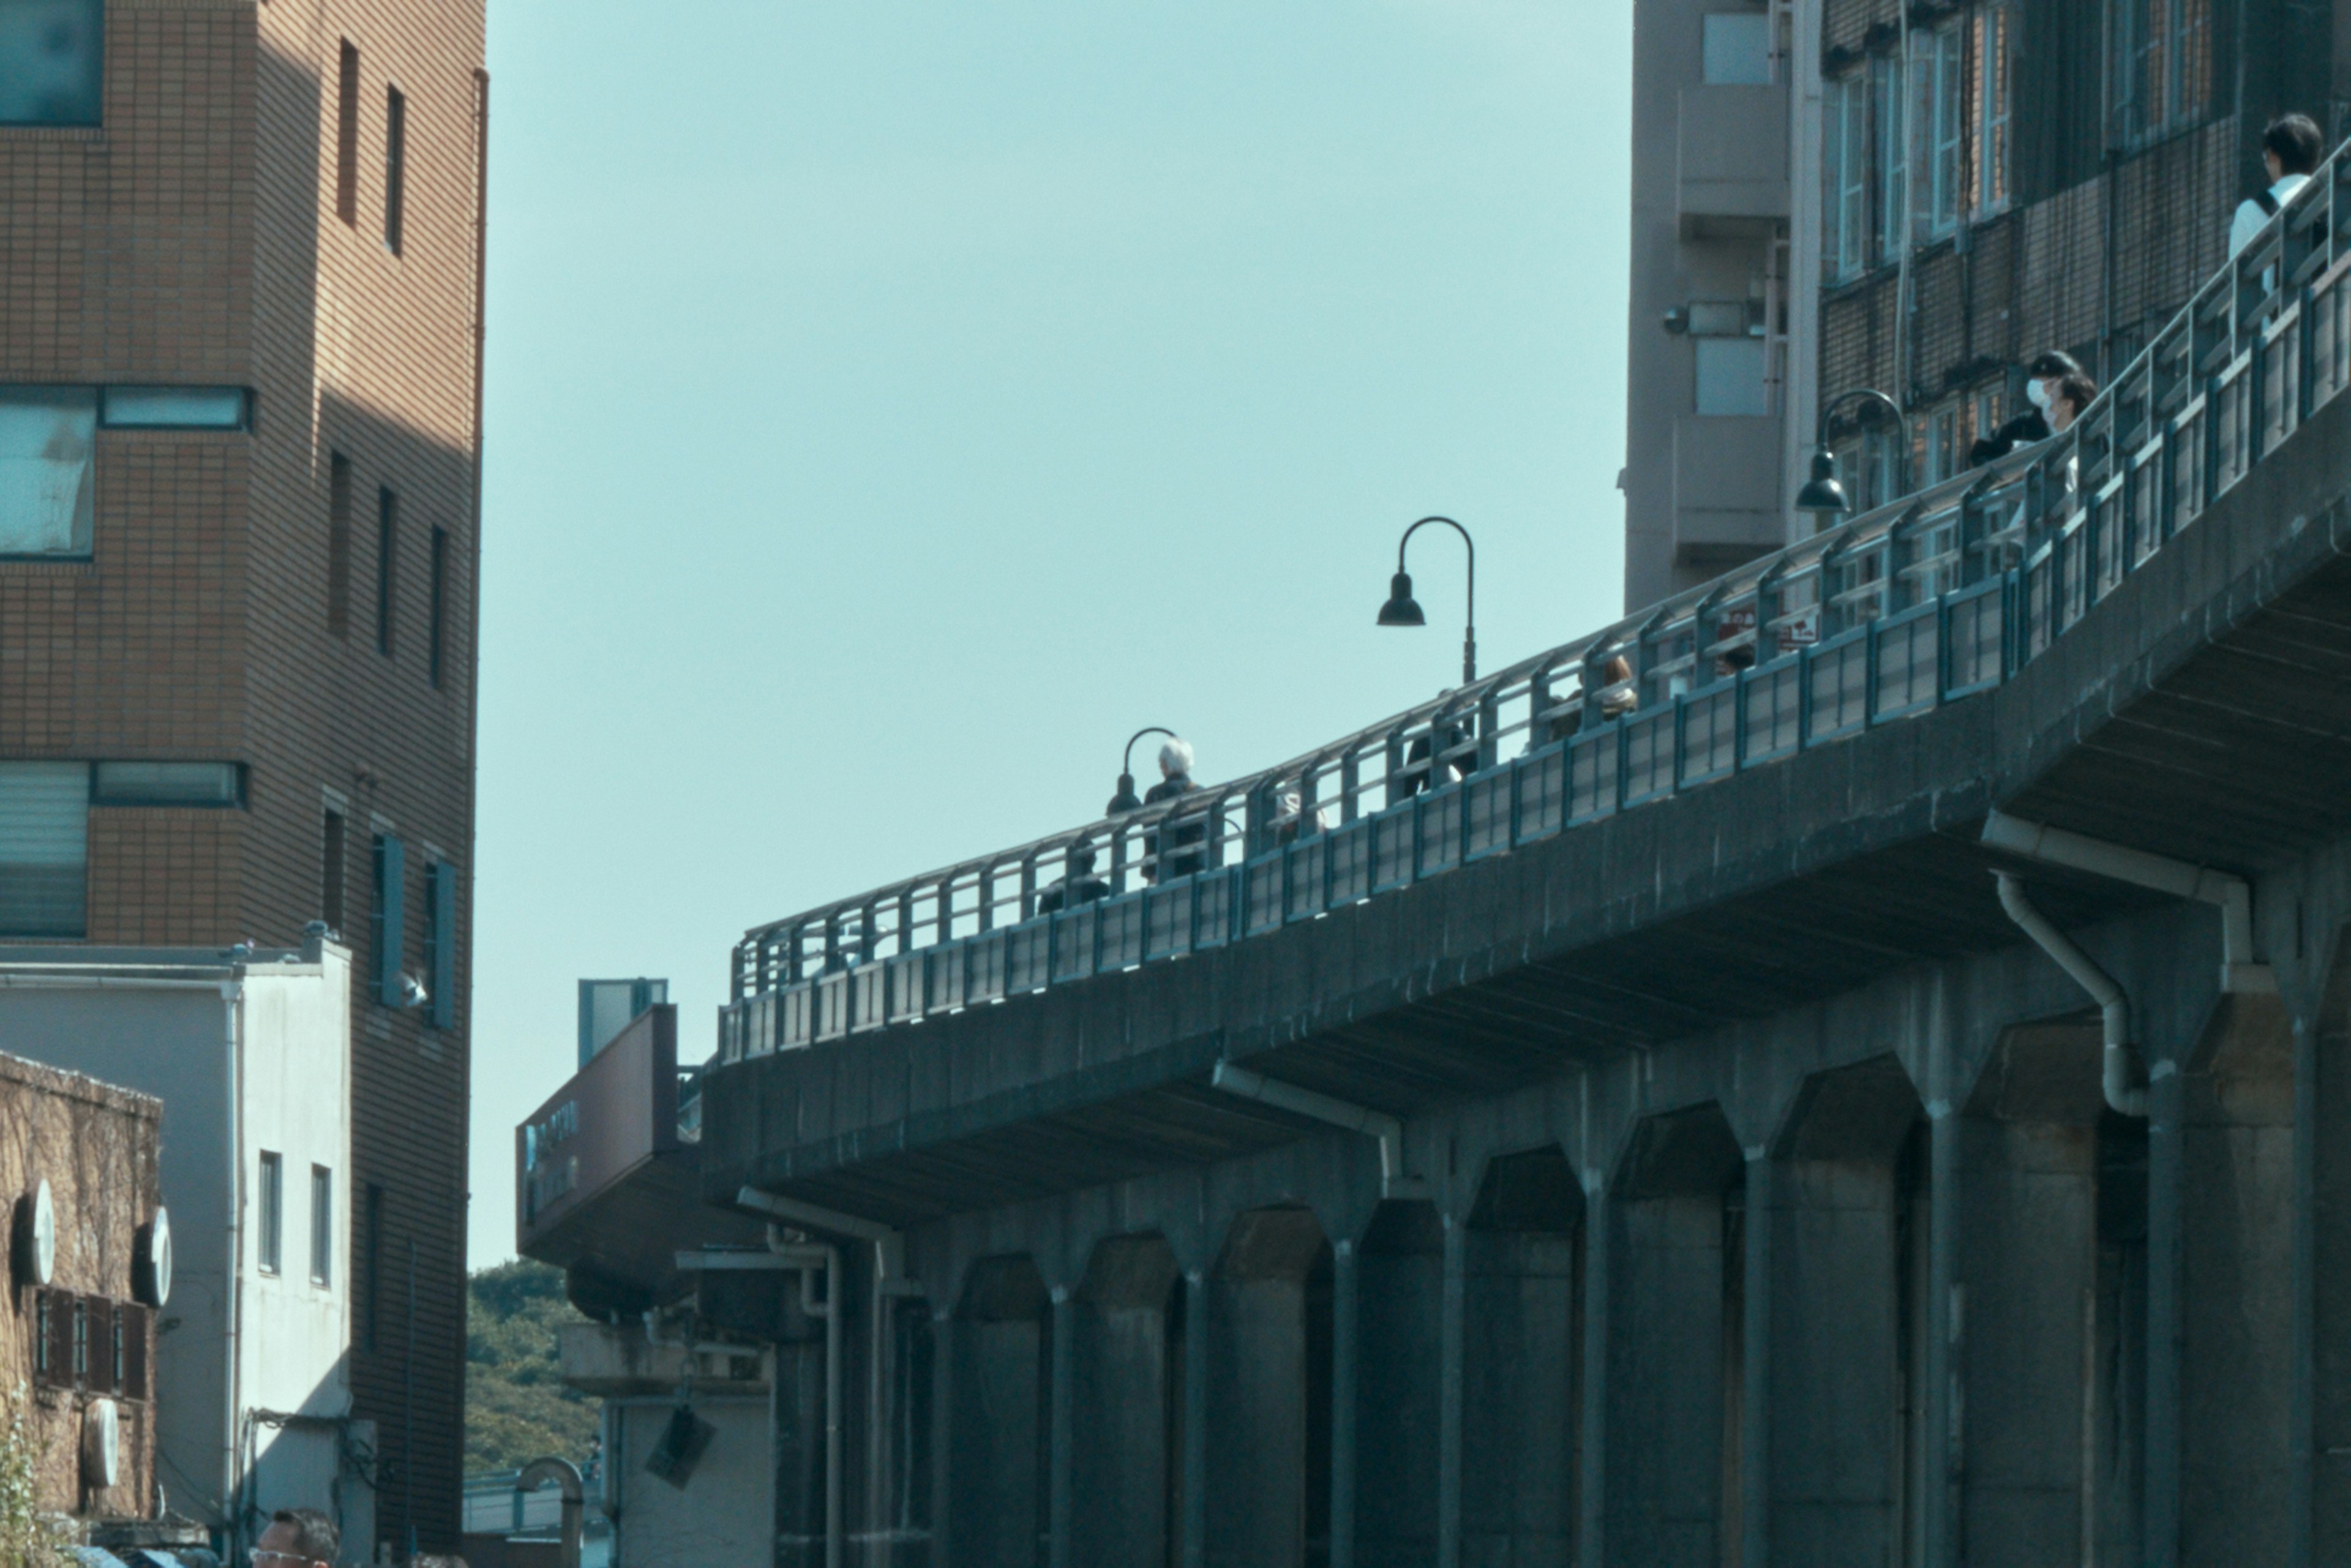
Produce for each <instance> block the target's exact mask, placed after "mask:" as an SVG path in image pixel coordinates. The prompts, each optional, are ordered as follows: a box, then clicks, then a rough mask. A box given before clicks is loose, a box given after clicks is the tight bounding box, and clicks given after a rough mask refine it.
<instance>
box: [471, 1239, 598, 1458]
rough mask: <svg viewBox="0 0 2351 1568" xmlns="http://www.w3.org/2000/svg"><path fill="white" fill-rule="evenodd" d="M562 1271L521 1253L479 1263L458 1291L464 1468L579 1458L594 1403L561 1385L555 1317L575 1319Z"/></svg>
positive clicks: (591, 1429)
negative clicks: (491, 1264) (461, 1302)
mask: <svg viewBox="0 0 2351 1568" xmlns="http://www.w3.org/2000/svg"><path fill="white" fill-rule="evenodd" d="M583 1321H584V1320H583V1319H581V1317H580V1314H579V1313H578V1312H574V1311H573V1310H572V1309H571V1303H570V1302H569V1301H566V1300H564V1296H563V1271H562V1270H560V1269H551V1268H549V1267H548V1266H547V1265H546V1264H544V1263H534V1262H532V1261H531V1260H528V1259H527V1258H526V1259H521V1260H517V1261H516V1262H512V1263H501V1264H499V1265H498V1266H497V1267H496V1268H494V1269H484V1270H481V1271H480V1272H479V1273H476V1274H475V1275H474V1276H473V1277H472V1278H471V1279H470V1280H469V1281H467V1287H466V1292H465V1469H467V1470H468V1471H481V1470H511V1469H518V1468H520V1467H521V1466H523V1465H527V1464H528V1463H529V1462H530V1461H531V1460H533V1459H536V1458H540V1457H541V1456H543V1455H548V1454H553V1455H555V1456H557V1457H559V1458H566V1459H569V1460H570V1461H571V1462H572V1463H574V1464H581V1463H584V1462H585V1461H586V1459H587V1458H588V1445H589V1442H590V1439H591V1438H592V1437H594V1436H595V1434H596V1411H597V1406H596V1402H595V1401H594V1400H592V1399H590V1398H589V1397H588V1396H586V1395H584V1394H580V1393H577V1392H575V1391H574V1390H572V1389H569V1388H566V1387H564V1386H563V1382H562V1379H561V1378H560V1377H559V1376H558V1375H557V1372H556V1363H555V1329H556V1325H557V1324H559V1323H567V1322H583Z"/></svg>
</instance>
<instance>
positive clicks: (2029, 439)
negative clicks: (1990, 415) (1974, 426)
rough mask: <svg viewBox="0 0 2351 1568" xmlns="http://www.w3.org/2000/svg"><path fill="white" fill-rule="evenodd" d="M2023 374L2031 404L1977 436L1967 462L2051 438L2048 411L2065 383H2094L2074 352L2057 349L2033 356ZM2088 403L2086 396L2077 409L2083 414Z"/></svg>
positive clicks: (1981, 460)
mask: <svg viewBox="0 0 2351 1568" xmlns="http://www.w3.org/2000/svg"><path fill="white" fill-rule="evenodd" d="M2024 373H2025V376H2026V378H2027V380H2026V381H2025V383H2024V396H2025V400H2026V401H2027V402H2030V403H2032V407H2031V408H2028V409H2026V410H2025V411H2024V412H2023V413H2020V414H2018V415H2017V416H2016V417H2015V418H2014V419H2011V420H2010V421H2009V422H2008V423H2006V424H2003V425H2001V427H2000V428H1999V429H1998V430H1996V431H1994V432H1993V433H1992V434H1990V435H1981V436H1978V437H1977V438H1976V443H1975V444H1974V445H1973V446H1970V448H1968V461H1969V463H1970V464H1971V465H1979V466H1980V465H1983V464H1986V463H1990V462H1992V461H1994V460H1995V459H1998V458H2001V457H2005V456H2007V455H2009V454H2010V453H2011V452H2013V451H2015V450H2016V449H2017V448H2018V447H2020V446H2030V445H2031V444H2032V443H2034V442H2036V441H2046V440H2048V439H2049V437H2050V435H2051V434H2053V430H2052V426H2051V424H2050V420H2049V411H2050V409H2051V408H2052V407H2053V405H2055V403H2056V402H2057V401H2058V399H2059V397H2060V395H2061V393H2062V390H2063V388H2064V383H2065V382H2067V381H2069V380H2071V381H2075V382H2080V383H2081V384H2082V385H2083V386H2089V385H2090V384H2091V382H2090V378H2089V377H2088V376H2087V375H2085V374H2084V373H2083V371H2082V365H2081V361H2078V360H2076V359H2074V356H2073V355H2071V354H2068V353H2064V352H2061V351H2060V350H2054V349H2053V350H2050V351H2049V352H2047V353H2045V354H2042V355H2040V356H2039V357H2037V358H2036V359H2034V360H2033V361H2032V363H2031V364H2029V365H2027V366H2026V367H2025V368H2024ZM2076 390H2079V389H2078V388H2077V389H2076ZM2087 402H2088V400H2087V399H2086V398H2085V399H2084V400H2083V402H2082V404H2077V405H2076V406H2075V408H2074V413H2081V412H2082V407H2083V406H2086V404H2087ZM2066 423H2072V421H2071V420H2070V419H2069V420H2068V421H2067V422H2066ZM2055 428H2056V429H2060V430H2062V429H2064V426H2063V425H2059V426H2056V427H2055Z"/></svg>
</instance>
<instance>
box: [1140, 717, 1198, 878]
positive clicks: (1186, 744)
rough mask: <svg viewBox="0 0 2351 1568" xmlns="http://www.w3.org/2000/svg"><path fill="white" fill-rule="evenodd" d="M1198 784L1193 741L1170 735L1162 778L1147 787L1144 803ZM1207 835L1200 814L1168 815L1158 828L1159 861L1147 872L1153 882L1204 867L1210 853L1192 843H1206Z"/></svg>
mask: <svg viewBox="0 0 2351 1568" xmlns="http://www.w3.org/2000/svg"><path fill="white" fill-rule="evenodd" d="M1198 788H1199V786H1198V785H1196V784H1195V783H1193V782H1192V743H1191V742H1190V741H1188V740H1179V739H1176V738H1175V737H1169V739H1168V741H1167V744H1166V745H1165V746H1163V747H1160V748H1159V782H1158V783H1156V784H1154V785H1153V786H1152V787H1151V788H1150V789H1147V790H1145V791H1144V796H1143V803H1144V805H1146V806H1156V805H1158V804H1159V803H1160V802H1161V801H1163V800H1175V799H1177V798H1178V797H1180V796H1185V795H1188V794H1190V793H1191V792H1192V791H1193V790H1195V789H1198ZM1207 837H1208V827H1207V823H1206V822H1204V821H1200V820H1198V819H1197V818H1195V819H1192V820H1191V821H1176V820H1175V818H1174V817H1172V816H1171V817H1169V818H1167V819H1166V820H1165V821H1164V822H1163V823H1162V824H1161V826H1160V829H1159V835H1158V838H1159V843H1158V863H1157V864H1156V865H1155V866H1153V867H1151V868H1149V869H1148V870H1147V871H1146V872H1145V873H1144V874H1145V875H1147V876H1149V877H1150V878H1151V880H1152V881H1154V882H1164V881H1165V880H1166V879H1168V878H1170V877H1177V876H1189V875H1191V874H1192V873H1194V872H1196V871H1202V870H1205V869H1206V868H1207V863H1208V857H1207V855H1206V854H1204V853H1202V852H1199V851H1198V850H1196V849H1190V848H1189V846H1192V845H1196V844H1200V843H1203V842H1205V841H1207Z"/></svg>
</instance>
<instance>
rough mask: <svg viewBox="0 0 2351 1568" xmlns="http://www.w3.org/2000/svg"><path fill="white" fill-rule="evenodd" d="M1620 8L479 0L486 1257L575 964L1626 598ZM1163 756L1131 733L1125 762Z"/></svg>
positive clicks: (1404, 696)
mask: <svg viewBox="0 0 2351 1568" xmlns="http://www.w3.org/2000/svg"><path fill="white" fill-rule="evenodd" d="M1631 51H1632V38H1631V8H1630V7H1628V6H1621V5H1592V4H1589V3H1572V0H1354V3H1353V4H1349V5H1330V4H1323V5H1304V4H1298V3H1295V0H1186V3H1185V4H1182V5H1175V4H1166V3H1165V0H1108V3H1105V0H985V3H980V0H925V3H924V4H912V3H907V0H854V3H852V0H705V4H701V5H695V6H691V7H685V6H674V7H653V8H648V7H646V6H644V5H642V4H630V5H620V4H617V3H615V0H495V3H494V4H493V5H491V7H490V43H489V53H490V70H491V78H492V89H491V90H492V120H491V173H490V182H491V183H490V224H489V339H488V364H487V406H486V465H485V491H484V520H483V568H482V570H483V580H482V638H481V658H482V669H481V709H480V725H481V737H480V747H479V757H480V779H479V821H478V828H477V831H478V835H479V836H478V840H477V842H476V845H475V934H474V944H475V947H474V956H475V964H474V994H473V1045H474V1105H473V1126H474V1138H473V1170H472V1189H473V1208H472V1216H471V1234H472V1248H471V1250H472V1258H473V1261H474V1263H475V1266H481V1265H485V1264H487V1263H491V1262H494V1261H496V1260H501V1259H504V1258H507V1257H510V1256H512V1255H513V1249H514V1222H513V1214H514V1196H513V1194H514V1173H513V1162H514V1127H515V1125H516V1124H517V1123H518V1122H520V1121H522V1120H524V1119H525V1118H526V1117H528V1115H529V1114H530V1113H531V1112H532V1111H533V1110H534V1109H536V1108H537V1107H538V1104H539V1103H541V1102H543V1101H544V1100H545V1099H546V1098H547V1097H548V1096H549V1095H550V1094H552V1093H553V1092H554V1091H555V1090H556V1089H557V1088H559V1086H560V1085H561V1083H562V1082H563V1081H564V1080H565V1079H566V1078H567V1077H569V1075H570V1073H571V1072H572V1071H573V1070H574V1068H575V1066H576V1058H577V1039H576V1037H577V1022H576V1019H577V1001H576V990H575V983H576V981H577V980H578V979H579V978H580V977H583V976H630V975H650V976H658V977H666V978H667V979H668V980H669V982H670V996H671V998H672V999H673V1000H674V1001H675V1002H677V1003H678V1004H679V1009H680V1010H679V1032H680V1054H681V1056H682V1057H683V1058H684V1059H686V1060H688V1061H700V1060H702V1059H704V1058H705V1057H707V1056H708V1055H709V1054H710V1052H711V1051H712V1050H713V1049H714V1048H715V1044H716V1008H717V1006H718V1004H719V1003H721V1002H722V1001H724V1000H725V999H726V963H727V956H728V952H729V949H730V948H731V947H732V946H733V945H734V943H735V942H736V941H737V939H738V938H739V937H740V936H741V935H742V934H743V932H744V931H745V930H746V929H747V928H748V927H750V926H752V925H760V924H764V923H766V922H768V921H770V920H774V919H778V918H780V917H782V916H785V915H791V914H794V913H797V912H798V911H799V910H802V909H805V908H809V907H810V906H812V905H815V904H821V903H826V902H829V901H831V900H833V899H836V898H841V897H845V896H849V895H852V894H857V893H860V892H862V891H863V890H865V889H867V888H870V887H874V886H878V885H880V884H883V883H888V882H892V881H894V880H896V879H898V878H901V877H904V876H908V875H912V874H915V873H920V872H923V871H925V870H928V869H931V868H933V867H935V866H939V865H944V864H946V863H949V862H955V861H958V860H963V859H966V858H969V857H972V856H976V855H979V854H983V853H986V852H988V851H990V850H992V849H996V848H999V847H1005V846H1009V845H1013V844H1018V843H1021V842H1025V841H1029V840H1030V839H1033V838H1036V837H1040V836H1041V835H1043V834H1046V833H1049V832H1051V831H1056V830H1058V829H1061V828H1066V827H1071V826H1076V825H1079V824H1081V823H1083V822H1086V821H1091V820H1092V819H1093V818H1094V817H1095V816H1096V815H1098V814H1099V812H1100V810H1101V809H1102V802H1103V801H1104V800H1106V799H1107V798H1108V796H1109V794H1110V792H1111V789H1112V787H1113V784H1114V783H1115V782H1116V777H1115V776H1116V774H1117V771H1118V758H1119V751H1120V748H1121V747H1122V746H1123V743H1124V741H1125V739H1126V737H1127V736H1128V735H1129V734H1130V733H1132V732H1133V731H1134V730H1136V729H1138V728H1140V727H1143V726H1144V725H1166V726H1169V727H1173V728H1175V729H1176V730H1178V731H1180V732H1181V733H1182V734H1183V735H1184V736H1185V737H1186V738H1187V739H1189V740H1190V741H1191V742H1192V743H1193V745H1194V746H1195V747H1196V749H1197V752H1198V758H1199V759H1198V763H1197V766H1196V775H1197V776H1198V777H1199V778H1200V779H1201V780H1202V781H1203V782H1213V781H1215V780H1216V779H1219V778H1224V777H1228V776H1231V775H1235V774H1239V773H1245V772H1249V771H1251V770H1253V769H1256V768H1262V767H1267V766H1270V765H1271V764H1274V763H1277V762H1280V761H1282V760H1284V759H1286V758H1290V757H1294V756H1296V755H1298V754H1300V753H1301V752H1304V751H1306V750H1309V749H1310V748H1311V747H1313V746H1314V745H1315V744H1316V743H1317V742H1319V741H1321V740H1322V739H1325V738H1328V737H1335V736H1338V735H1342V734H1344V733H1347V732H1349V731H1352V730H1353V729H1355V728H1358V727H1362V726H1364V725H1367V724H1370V723H1372V722H1374V721H1375V720H1377V719H1379V718H1380V717H1382V716H1384V715H1386V714H1388V713H1390V712H1393V711H1395V710H1397V709H1400V708H1403V707H1405V706H1409V705H1411V704H1413V703H1415V702H1418V701H1421V700H1424V699H1426V698H1427V697H1430V696H1433V695H1436V694H1437V691H1438V690H1439V689H1440V688H1441V687H1443V686H1445V685H1448V684H1450V683H1451V682H1452V680H1453V679H1454V678H1455V677H1456V676H1457V675H1458V669H1459V663H1458V662H1459V656H1460V628H1461V614H1462V604H1463V591H1464V584H1463V580H1462V579H1463V560H1462V556H1463V552H1462V550H1461V549H1460V547H1459V543H1458V540H1457V539H1456V538H1453V536H1452V535H1451V534H1450V533H1449V532H1447V531H1446V530H1442V529H1434V530H1424V531H1423V532H1422V533H1421V535H1420V536H1419V537H1418V538H1416V539H1415V540H1414V541H1413V553H1412V559H1411V562H1410V565H1411V568H1412V571H1413V575H1414V578H1415V580H1416V584H1417V595H1418V598H1419V599H1420V601H1421V603H1422V604H1423V605H1424V606H1426V609H1427V611H1428V616H1429V626H1428V628H1427V629H1426V630H1425V631H1417V632H1414V631H1399V630H1394V629H1381V628H1378V627H1375V626H1374V620H1373V618H1374V613H1375V612H1376V611H1377V610H1378V607H1379V605H1380V602H1381V601H1382V600H1383V599H1384V598H1385V596H1386V592H1387V579H1388V574H1389V573H1390V572H1392V571H1393V570H1395V544H1396V538H1397V537H1398V535H1399V534H1400V533H1401V532H1402V531H1403V529H1404V528H1405V526H1406V525H1407V524H1409V523H1410V522H1411V521H1412V520H1413V519H1414V518H1416V517H1421V516H1423V515H1425V514H1428V513H1432V512H1439V513H1444V514H1447V515H1448V516H1451V517H1458V519H1460V520H1461V522H1462V523H1464V524H1465V525H1466V526H1467V527H1468V528H1469V530H1470V532H1471V533H1472V534H1474V535H1475V536H1476V538H1477V542H1478V549H1479V560H1480V563H1481V565H1482V566H1483V569H1484V570H1482V571H1481V573H1480V574H1479V576H1480V580H1479V584H1478V588H1479V596H1478V608H1479V625H1478V637H1479V652H1480V655H1481V662H1482V664H1484V666H1485V667H1488V668H1498V667H1499V666H1500V665H1502V664H1507V663H1510V662H1511V661H1514V660H1516V659H1519V658H1521V657H1524V656H1526V655H1529V654H1531V653H1537V652H1539V651H1541V650H1542V649H1544V648H1546V647H1549V646H1552V644H1555V643H1562V642H1565V641H1567V640H1568V639H1570V638H1572V637H1573V636H1575V635H1577V634H1578V633H1580V632H1585V631H1588V630H1591V629H1593V628H1594V627H1596V626H1598V625H1599V624H1601V623H1603V622H1605V621H1607V620H1608V619H1610V618H1612V617H1613V616H1614V614H1615V613H1616V612H1617V607H1618V603H1619V601H1620V598H1621V594H1622V580H1623V537H1622V533H1623V503H1622V497H1620V496H1619V494H1618V493H1617V491H1616V488H1615V481H1616V475H1617V471H1618V469H1619V467H1620V466H1621V465H1622V464H1623V461H1624V447H1625V331H1626V327H1625V306H1626V267H1627V256H1628V228H1627V204H1628V200H1629V193H1628V185H1629V164H1630V157H1631V153H1630V148H1629V144H1628V137H1627V127H1628V125H1629V122H1630V116H1631V108H1630V91H1629V80H1630V72H1631ZM1137 768H1138V771H1139V772H1142V773H1144V775H1145V776H1146V778H1147V777H1148V773H1149V769H1148V768H1147V767H1146V766H1145V758H1143V757H1141V756H1138V758H1137Z"/></svg>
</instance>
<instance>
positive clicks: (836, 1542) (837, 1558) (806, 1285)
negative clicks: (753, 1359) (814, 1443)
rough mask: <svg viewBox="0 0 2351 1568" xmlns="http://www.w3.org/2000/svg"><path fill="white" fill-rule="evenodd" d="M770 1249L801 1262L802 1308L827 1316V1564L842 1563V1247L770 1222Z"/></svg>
mask: <svg viewBox="0 0 2351 1568" xmlns="http://www.w3.org/2000/svg"><path fill="white" fill-rule="evenodd" d="M768 1251H770V1252H772V1253H774V1254H775V1255H776V1256H777V1257H778V1258H779V1259H781V1260H784V1261H785V1262H787V1263H791V1264H797V1265H798V1266H799V1276H800V1311H801V1312H803V1313H805V1314H806V1315H808V1316H810V1317H812V1318H821V1319H823V1320H824V1568H841V1312H840V1310H839V1309H840V1306H841V1249H840V1248H838V1247H833V1246H830V1245H827V1244H825V1243H822V1242H792V1241H786V1240H785V1239H783V1233H782V1231H781V1230H779V1229H778V1228H777V1227H775V1226H773V1225H770V1226H768ZM818 1269H822V1270H824V1300H823V1301H821V1302H820V1301H818V1300H817V1299H816V1291H815V1290H814V1286H813V1282H814V1281H815V1278H816V1270H818ZM780 1382H781V1379H780V1378H778V1383H780Z"/></svg>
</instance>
